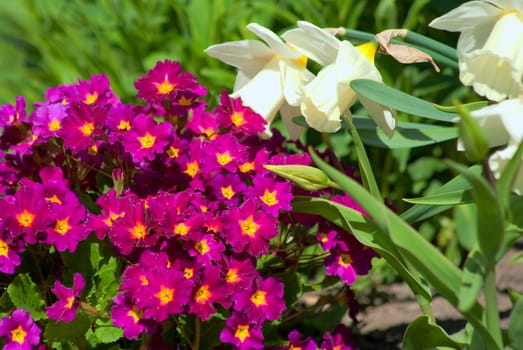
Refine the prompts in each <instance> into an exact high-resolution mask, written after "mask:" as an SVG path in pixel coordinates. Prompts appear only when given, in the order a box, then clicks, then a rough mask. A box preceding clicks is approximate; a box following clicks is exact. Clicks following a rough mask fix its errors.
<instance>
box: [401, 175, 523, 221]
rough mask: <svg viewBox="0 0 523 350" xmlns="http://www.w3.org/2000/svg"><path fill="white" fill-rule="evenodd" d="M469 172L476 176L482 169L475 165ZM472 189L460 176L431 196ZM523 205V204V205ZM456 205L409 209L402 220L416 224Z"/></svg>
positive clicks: (419, 206) (416, 206)
mask: <svg viewBox="0 0 523 350" xmlns="http://www.w3.org/2000/svg"><path fill="white" fill-rule="evenodd" d="M469 170H470V171H471V172H473V173H475V174H480V173H481V167H480V166H479V165H474V166H472V167H470V168H469ZM470 188H472V186H471V185H470V183H469V182H468V181H467V180H466V179H465V177H464V176H462V175H458V176H456V177H454V178H453V179H451V180H450V181H449V182H447V183H446V184H444V185H442V186H441V187H440V188H438V189H437V190H435V191H434V192H432V194H431V195H438V194H445V193H449V192H450V193H452V192H456V191H463V190H467V189H470ZM522 204H523V203H522ZM453 206H454V204H452V205H447V206H437V207H434V206H429V205H415V206H413V207H411V208H409V209H408V210H407V211H405V212H403V213H402V214H401V216H400V217H401V218H402V219H403V220H405V221H407V222H410V223H415V222H418V221H421V220H425V219H427V218H430V217H432V216H434V215H436V214H439V213H441V212H443V211H445V210H447V209H449V208H452V207H453Z"/></svg>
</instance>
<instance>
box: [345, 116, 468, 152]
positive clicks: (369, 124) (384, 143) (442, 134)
mask: <svg viewBox="0 0 523 350" xmlns="http://www.w3.org/2000/svg"><path fill="white" fill-rule="evenodd" d="M353 120H354V125H355V126H356V128H357V129H358V133H359V134H360V137H361V139H362V141H363V143H364V144H366V145H369V146H374V147H380V148H389V149H394V148H414V147H421V146H426V145H432V144H435V143H439V142H444V141H448V140H453V139H455V138H457V137H458V129H457V128H456V127H447V126H437V125H430V124H422V123H408V122H398V125H397V126H396V129H395V130H394V134H393V135H392V137H391V138H389V137H388V136H387V135H385V133H384V132H383V130H381V128H379V127H378V126H377V125H376V123H374V122H373V121H372V120H371V119H369V118H366V117H358V116H353Z"/></svg>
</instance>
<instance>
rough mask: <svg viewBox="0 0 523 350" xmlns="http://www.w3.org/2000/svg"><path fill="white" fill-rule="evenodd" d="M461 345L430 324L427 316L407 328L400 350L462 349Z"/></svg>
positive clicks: (419, 318)
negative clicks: (443, 347) (441, 347)
mask: <svg viewBox="0 0 523 350" xmlns="http://www.w3.org/2000/svg"><path fill="white" fill-rule="evenodd" d="M463 345H464V344H460V343H458V342H456V341H455V340H453V339H452V338H451V337H449V335H448V334H447V332H445V330H444V329H443V328H441V327H440V326H438V325H436V324H433V323H432V322H430V320H429V318H428V317H427V316H420V317H418V318H417V319H415V320H414V321H413V322H412V323H411V324H410V325H409V326H408V327H407V331H406V332H405V336H404V337H403V347H402V349H403V350H429V349H434V348H436V347H440V346H445V347H448V348H451V349H462V348H463Z"/></svg>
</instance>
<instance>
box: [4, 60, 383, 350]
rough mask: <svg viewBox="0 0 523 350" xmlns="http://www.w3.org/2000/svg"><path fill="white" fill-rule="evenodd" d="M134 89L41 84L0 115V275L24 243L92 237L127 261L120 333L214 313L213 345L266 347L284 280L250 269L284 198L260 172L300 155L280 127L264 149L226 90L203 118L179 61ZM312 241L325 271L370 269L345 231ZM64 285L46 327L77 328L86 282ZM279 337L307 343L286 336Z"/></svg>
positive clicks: (61, 245)
mask: <svg viewBox="0 0 523 350" xmlns="http://www.w3.org/2000/svg"><path fill="white" fill-rule="evenodd" d="M135 86H136V88H137V90H138V95H137V96H138V97H139V98H141V99H143V100H144V101H145V105H143V106H142V105H134V104H124V103H122V102H121V101H120V100H119V98H118V97H117V96H116V94H115V93H113V91H112V90H111V89H110V86H109V81H108V79H107V78H106V76H104V75H97V76H93V77H92V78H91V80H89V81H79V82H78V83H77V84H74V85H62V86H58V87H56V88H50V89H49V90H48V91H47V93H46V95H45V97H46V101H45V102H42V103H37V104H35V110H34V111H33V112H32V113H30V114H28V113H26V104H25V101H24V99H23V98H22V97H19V98H17V100H16V105H14V106H13V105H3V106H0V127H1V128H3V133H2V136H1V137H0V152H1V153H0V157H1V158H2V159H3V161H2V162H1V163H0V191H1V192H2V193H3V195H2V197H1V198H0V271H1V272H3V273H6V274H13V273H15V271H16V267H17V266H19V265H20V264H21V258H20V255H21V254H22V252H23V251H24V249H26V247H27V245H35V244H40V245H49V246H53V247H54V248H55V249H56V251H58V252H65V251H68V252H70V253H74V252H75V250H76V249H77V246H78V243H79V242H80V241H82V240H85V239H86V238H87V237H88V236H89V235H90V234H91V233H93V232H94V233H95V235H96V237H97V238H98V239H99V240H108V241H109V242H110V243H111V244H112V246H113V248H114V251H115V254H117V256H119V257H121V258H122V260H123V261H125V264H124V270H123V273H122V275H121V284H120V287H119V293H118V294H117V295H116V296H115V297H114V299H113V305H112V308H111V311H110V314H111V318H112V321H113V324H114V325H116V326H119V327H122V328H123V331H124V336H125V337H126V338H128V339H136V338H138V337H139V336H140V335H141V334H143V333H144V332H145V333H146V334H155V333H157V332H159V331H160V328H161V324H162V322H164V321H165V320H166V319H168V318H169V317H170V316H172V315H177V314H192V315H195V316H196V317H198V318H199V319H201V320H202V321H206V320H209V319H210V318H211V317H212V316H213V315H214V314H216V313H218V312H219V311H218V310H221V311H220V312H221V313H223V314H224V316H226V317H227V320H226V327H225V328H224V329H223V331H222V332H221V335H220V339H221V340H222V341H223V342H227V343H231V344H233V345H234V346H235V347H236V348H239V349H258V348H263V346H264V337H263V334H262V326H263V325H264V323H265V321H267V320H269V321H274V320H277V319H279V318H280V317H281V316H282V314H283V312H284V311H285V309H286V304H285V301H284V298H283V296H284V285H283V283H282V281H280V280H279V279H278V278H276V277H273V276H265V275H262V274H261V273H260V272H259V271H257V269H256V267H257V259H258V258H259V257H260V256H261V255H264V254H268V253H270V252H271V250H270V247H271V240H272V241H273V244H275V243H274V240H273V238H275V237H276V236H277V235H278V233H279V229H280V228H279V223H280V221H279V218H280V216H281V214H282V213H283V212H287V211H289V210H291V209H292V208H291V200H292V198H293V190H294V188H293V186H292V185H291V184H290V183H288V182H286V181H285V180H283V179H280V178H277V177H276V176H275V175H273V174H272V173H270V172H269V171H267V170H266V169H265V168H264V165H265V164H304V165H306V164H309V163H310V159H309V157H308V156H307V155H304V154H298V155H288V154H287V153H286V152H285V149H284V147H283V139H282V138H281V137H280V136H279V134H278V133H277V132H275V133H274V136H273V137H272V138H271V139H268V140H261V139H260V138H259V137H258V134H259V133H260V132H262V131H264V130H265V123H266V122H265V120H264V119H263V118H262V117H261V116H260V115H258V114H256V113H254V112H253V111H252V110H250V109H249V108H247V107H244V106H243V105H242V104H241V100H240V99H234V98H231V97H229V96H228V94H227V93H226V92H223V93H222V95H221V98H220V104H219V105H218V106H217V107H216V108H214V109H212V110H209V109H208V107H207V104H206V102H205V101H204V100H202V97H203V96H205V95H206V89H205V87H203V86H201V85H199V84H198V83H197V81H196V79H195V77H194V76H193V75H191V74H189V73H187V72H183V71H182V70H181V66H180V64H179V63H177V62H172V61H163V62H159V63H158V64H157V65H156V66H155V68H154V69H152V70H151V71H149V72H148V73H147V74H146V75H144V76H142V77H141V78H139V79H138V80H137V81H136V83H135ZM111 180H112V183H111ZM109 188H111V189H109ZM78 193H84V194H88V197H89V198H91V199H92V201H96V204H97V207H98V209H99V210H98V211H96V212H92V211H89V210H87V209H86V205H85V201H84V200H83V201H82V202H81V201H80V200H79V196H78ZM334 200H336V201H339V202H340V203H342V204H346V205H349V206H351V207H353V208H358V207H357V205H356V204H355V203H351V202H350V199H348V198H346V197H341V196H339V197H334ZM318 240H319V242H320V243H321V245H322V247H323V248H324V249H325V250H326V251H329V252H330V254H329V255H328V257H327V258H326V259H325V265H326V272H327V274H330V275H338V276H340V278H341V279H342V280H343V281H345V282H346V283H347V284H351V283H352V282H353V281H354V279H355V277H356V275H357V274H360V275H361V274H366V273H367V272H368V270H369V268H370V260H371V258H372V257H373V256H374V255H375V254H374V253H373V252H372V251H371V250H369V249H366V248H365V247H363V246H362V245H361V244H359V243H358V242H357V241H356V240H355V239H354V238H353V237H352V236H351V235H350V234H348V233H346V232H343V231H341V230H340V229H339V228H337V227H334V226H330V225H327V224H326V223H322V224H320V229H319V233H318ZM291 241H292V240H290V241H289V242H291ZM287 243H288V242H280V244H287ZM291 243H292V242H291ZM73 280H74V282H73V286H72V288H67V287H65V286H64V285H63V284H62V283H61V282H60V281H56V282H55V284H54V287H53V288H52V290H51V291H52V293H53V294H54V295H55V296H56V299H57V301H56V302H55V303H54V304H52V305H51V306H48V307H47V308H46V311H47V316H48V317H49V318H52V319H55V320H57V321H65V322H70V321H71V320H73V319H74V317H75V314H76V311H77V310H78V308H79V300H80V298H81V294H82V290H83V289H84V287H85V285H86V283H85V281H84V277H83V276H82V275H80V274H78V273H75V274H74V277H73ZM224 310H225V311H224ZM27 317H28V316H27V314H26V313H25V314H23V310H20V311H18V310H17V311H15V312H14V313H13V314H12V316H11V317H10V318H6V319H4V320H3V321H2V323H0V334H2V335H4V336H5V335H8V336H9V337H10V338H8V339H10V340H8V342H9V341H11V342H13V341H14V342H18V343H20V344H22V343H24V341H25V340H24V339H26V340H27V342H28V343H27V344H35V342H34V338H35V337H38V338H39V331H40V330H39V328H38V327H37V326H36V325H35V324H34V323H30V322H28V321H27V320H26V318H27ZM14 323H16V325H15V324H14ZM15 326H16V327H18V328H16V327H15ZM13 327H14V329H15V330H13ZM31 327H32V328H31ZM17 329H19V330H20V332H19V333H17V334H15V333H13V332H15V331H16V330H17ZM34 329H38V333H37V332H36V331H32V330H34ZM30 332H33V333H31V336H30V337H29V336H27V337H26V335H28V334H29V333H30ZM343 333H345V334H346V333H347V330H339V331H337V333H336V332H335V335H331V334H328V335H327V336H326V338H325V341H324V343H325V344H326V345H323V344H322V345H321V346H322V348H325V349H331V348H338V347H337V346H340V345H343V344H345V345H344V346H347V348H350V347H351V346H353V345H350V344H349V341H348V340H343V339H344V338H343V337H341V338H339V339H338V338H336V337H337V336H336V334H343ZM20 339H22V340H21V341H20ZM340 339H341V340H340ZM289 340H290V345H289V346H291V348H294V349H296V348H302V349H309V348H316V343H315V342H314V341H313V340H312V339H310V338H307V340H300V336H299V334H297V333H291V335H290V337H289ZM29 342H30V343H29ZM6 344H7V343H6ZM300 344H301V345H300ZM313 344H314V345H313ZM329 344H331V345H329Z"/></svg>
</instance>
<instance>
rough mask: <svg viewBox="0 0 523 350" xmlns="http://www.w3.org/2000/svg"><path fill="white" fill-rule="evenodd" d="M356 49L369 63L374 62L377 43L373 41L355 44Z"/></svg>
mask: <svg viewBox="0 0 523 350" xmlns="http://www.w3.org/2000/svg"><path fill="white" fill-rule="evenodd" d="M356 49H357V50H358V51H359V52H360V53H361V54H362V55H363V56H365V57H366V58H367V59H368V60H369V62H370V63H372V64H374V57H375V56H376V50H377V49H378V44H377V43H375V42H368V43H365V44H361V45H358V46H356Z"/></svg>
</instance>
